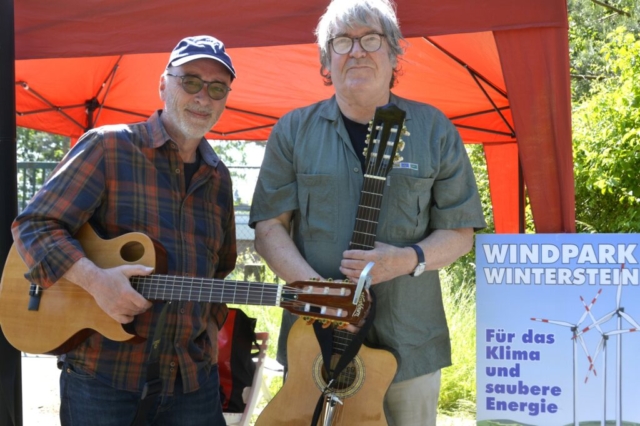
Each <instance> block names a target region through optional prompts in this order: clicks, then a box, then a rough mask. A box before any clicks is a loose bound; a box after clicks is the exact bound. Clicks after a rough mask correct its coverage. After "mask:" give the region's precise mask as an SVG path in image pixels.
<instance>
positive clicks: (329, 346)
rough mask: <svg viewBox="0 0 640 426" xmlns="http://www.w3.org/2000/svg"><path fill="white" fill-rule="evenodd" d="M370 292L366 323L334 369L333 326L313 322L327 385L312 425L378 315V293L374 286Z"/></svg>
mask: <svg viewBox="0 0 640 426" xmlns="http://www.w3.org/2000/svg"><path fill="white" fill-rule="evenodd" d="M369 294H370V295H371V304H370V306H369V313H368V315H367V317H366V318H365V323H364V325H363V326H362V328H360V330H358V332H357V333H356V334H355V336H354V338H353V339H352V340H351V342H349V344H348V345H347V347H346V349H345V350H344V352H343V353H342V355H340V359H338V362H337V364H336V367H335V368H334V369H333V370H332V369H331V357H332V355H333V328H332V327H326V328H323V327H322V324H321V323H320V322H319V321H315V322H314V323H313V331H314V332H315V334H316V338H317V339H318V343H319V344H320V352H321V354H322V362H323V365H324V369H325V371H326V372H327V386H326V387H325V388H324V390H323V391H322V394H321V395H320V398H319V399H318V403H317V404H316V409H315V410H314V412H313V418H312V419H311V426H316V425H317V424H318V420H320V414H321V413H322V406H323V403H324V400H325V397H326V396H327V395H328V394H330V393H332V392H333V391H334V389H333V387H332V384H333V382H334V381H335V380H336V379H337V378H338V376H339V375H340V373H342V370H344V369H345V367H346V366H347V365H349V363H350V362H351V361H352V360H353V358H355V356H356V355H357V354H358V352H359V351H360V347H361V346H362V343H363V342H364V339H365V337H366V336H367V333H368V332H369V330H370V329H371V326H372V325H373V320H374V318H375V317H376V295H375V292H374V291H373V287H371V288H369Z"/></svg>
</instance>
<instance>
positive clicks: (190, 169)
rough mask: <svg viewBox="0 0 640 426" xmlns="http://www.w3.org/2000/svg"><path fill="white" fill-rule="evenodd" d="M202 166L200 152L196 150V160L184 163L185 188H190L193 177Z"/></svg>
mask: <svg viewBox="0 0 640 426" xmlns="http://www.w3.org/2000/svg"><path fill="white" fill-rule="evenodd" d="M199 168H200V152H199V151H196V161H194V162H193V163H184V181H185V188H187V189H189V185H190V184H191V178H192V177H193V175H195V174H196V172H197V171H198V169H199Z"/></svg>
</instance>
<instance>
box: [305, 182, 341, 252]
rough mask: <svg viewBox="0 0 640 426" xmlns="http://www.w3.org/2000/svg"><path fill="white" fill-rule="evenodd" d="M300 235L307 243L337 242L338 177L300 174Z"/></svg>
mask: <svg viewBox="0 0 640 426" xmlns="http://www.w3.org/2000/svg"><path fill="white" fill-rule="evenodd" d="M297 180H298V203H299V206H300V235H301V236H302V237H303V238H304V239H305V240H307V241H335V239H336V236H337V230H336V228H337V216H336V213H337V207H336V206H337V200H338V196H337V192H338V191H337V188H336V186H335V185H336V182H337V180H336V177H335V176H331V175H317V174H316V175H308V174H298V175H297Z"/></svg>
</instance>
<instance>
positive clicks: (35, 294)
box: [28, 283, 42, 311]
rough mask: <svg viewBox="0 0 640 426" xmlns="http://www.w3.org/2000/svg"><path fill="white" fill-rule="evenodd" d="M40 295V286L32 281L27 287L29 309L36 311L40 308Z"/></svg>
mask: <svg viewBox="0 0 640 426" xmlns="http://www.w3.org/2000/svg"><path fill="white" fill-rule="evenodd" d="M41 297H42V288H41V287H40V286H39V285H37V284H34V283H31V286H30V287H29V308H28V309H29V310H30V311H37V310H38V309H40V298H41Z"/></svg>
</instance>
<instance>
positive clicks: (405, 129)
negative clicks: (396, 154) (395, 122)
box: [402, 125, 411, 136]
mask: <svg viewBox="0 0 640 426" xmlns="http://www.w3.org/2000/svg"><path fill="white" fill-rule="evenodd" d="M402 135H403V136H411V133H409V130H407V126H405V125H403V126H402Z"/></svg>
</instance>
